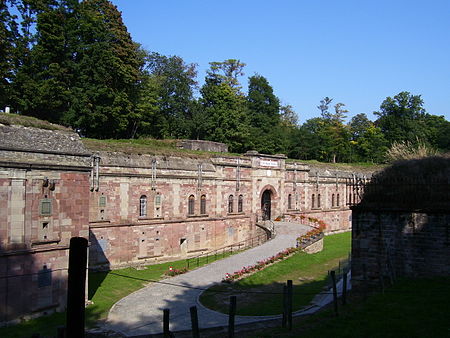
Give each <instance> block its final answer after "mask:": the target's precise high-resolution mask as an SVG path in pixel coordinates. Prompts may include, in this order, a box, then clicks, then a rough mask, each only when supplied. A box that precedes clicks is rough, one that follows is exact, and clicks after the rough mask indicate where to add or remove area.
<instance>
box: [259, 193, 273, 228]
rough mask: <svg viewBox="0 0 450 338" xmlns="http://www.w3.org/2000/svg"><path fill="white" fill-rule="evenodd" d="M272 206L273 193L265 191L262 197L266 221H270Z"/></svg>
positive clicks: (263, 213) (262, 207)
mask: <svg viewBox="0 0 450 338" xmlns="http://www.w3.org/2000/svg"><path fill="white" fill-rule="evenodd" d="M271 204H272V192H271V191H270V190H265V191H264V192H263V194H262V197H261V210H262V217H263V220H264V221H265V220H267V219H270V216H271V206H272V205H271Z"/></svg>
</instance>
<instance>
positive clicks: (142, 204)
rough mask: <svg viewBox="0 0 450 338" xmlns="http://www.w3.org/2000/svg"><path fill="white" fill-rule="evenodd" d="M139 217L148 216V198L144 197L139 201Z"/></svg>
mask: <svg viewBox="0 0 450 338" xmlns="http://www.w3.org/2000/svg"><path fill="white" fill-rule="evenodd" d="M139 216H140V217H146V216H147V196H145V195H142V196H141V198H140V199H139Z"/></svg>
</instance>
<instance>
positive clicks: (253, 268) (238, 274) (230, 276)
mask: <svg viewBox="0 0 450 338" xmlns="http://www.w3.org/2000/svg"><path fill="white" fill-rule="evenodd" d="M298 250H299V249H297V248H287V249H286V250H283V251H281V252H279V253H277V254H276V255H274V256H272V257H269V258H266V259H264V260H262V261H258V262H257V263H256V264H255V265H250V266H244V267H243V268H242V269H241V270H239V271H235V272H233V273H226V274H225V277H224V278H223V279H222V282H224V283H231V282H234V281H236V280H239V279H241V278H242V277H244V276H246V275H248V274H252V273H255V272H257V271H259V270H262V269H264V268H266V267H267V266H268V265H270V264H273V263H275V262H277V261H280V260H283V259H285V258H287V257H288V256H290V255H292V254H293V253H294V252H296V251H298Z"/></svg>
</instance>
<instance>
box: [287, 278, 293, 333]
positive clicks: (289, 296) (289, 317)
mask: <svg viewBox="0 0 450 338" xmlns="http://www.w3.org/2000/svg"><path fill="white" fill-rule="evenodd" d="M292 295H293V292H292V280H290V279H289V280H288V281H287V303H288V313H287V326H288V330H289V331H291V330H292Z"/></svg>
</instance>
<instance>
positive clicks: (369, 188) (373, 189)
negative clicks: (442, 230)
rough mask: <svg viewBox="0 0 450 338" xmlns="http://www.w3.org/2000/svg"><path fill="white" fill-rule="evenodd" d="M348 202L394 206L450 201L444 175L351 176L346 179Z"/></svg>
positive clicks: (449, 184)
mask: <svg viewBox="0 0 450 338" xmlns="http://www.w3.org/2000/svg"><path fill="white" fill-rule="evenodd" d="M346 200H347V205H349V206H355V205H358V204H359V205H361V206H371V205H374V206H377V207H383V206H386V207H393V206H395V207H397V208H430V207H431V208H438V207H443V206H444V207H445V206H446V205H447V203H448V201H450V182H449V179H448V178H447V177H444V178H443V177H436V178H421V177H416V178H411V177H394V178H392V177H376V176H375V177H372V178H371V179H366V178H351V179H348V180H347V182H346Z"/></svg>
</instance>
